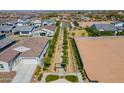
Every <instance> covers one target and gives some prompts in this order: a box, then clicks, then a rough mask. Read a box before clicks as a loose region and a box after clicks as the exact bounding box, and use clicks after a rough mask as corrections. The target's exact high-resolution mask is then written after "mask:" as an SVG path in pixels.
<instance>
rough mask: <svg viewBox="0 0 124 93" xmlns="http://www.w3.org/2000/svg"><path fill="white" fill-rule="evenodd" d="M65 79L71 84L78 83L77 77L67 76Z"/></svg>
mask: <svg viewBox="0 0 124 93" xmlns="http://www.w3.org/2000/svg"><path fill="white" fill-rule="evenodd" d="M65 79H66V80H68V81H70V82H78V77H77V76H75V75H67V76H65Z"/></svg>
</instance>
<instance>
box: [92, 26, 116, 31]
mask: <svg viewBox="0 0 124 93" xmlns="http://www.w3.org/2000/svg"><path fill="white" fill-rule="evenodd" d="M94 25H95V27H96V29H97V30H100V29H102V30H104V31H116V30H117V29H116V27H115V26H114V25H113V24H94Z"/></svg>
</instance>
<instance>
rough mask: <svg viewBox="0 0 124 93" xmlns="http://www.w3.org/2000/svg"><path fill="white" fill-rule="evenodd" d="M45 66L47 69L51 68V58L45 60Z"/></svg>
mask: <svg viewBox="0 0 124 93" xmlns="http://www.w3.org/2000/svg"><path fill="white" fill-rule="evenodd" d="M44 64H45V65H46V66H47V67H49V65H51V63H50V58H49V57H45V58H44Z"/></svg>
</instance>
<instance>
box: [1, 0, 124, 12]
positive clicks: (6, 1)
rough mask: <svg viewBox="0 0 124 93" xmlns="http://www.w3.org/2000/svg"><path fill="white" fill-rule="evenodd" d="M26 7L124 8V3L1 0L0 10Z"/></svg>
mask: <svg viewBox="0 0 124 93" xmlns="http://www.w3.org/2000/svg"><path fill="white" fill-rule="evenodd" d="M10 1H11V2H10ZM24 9H26V10H124V4H123V0H0V10H24Z"/></svg>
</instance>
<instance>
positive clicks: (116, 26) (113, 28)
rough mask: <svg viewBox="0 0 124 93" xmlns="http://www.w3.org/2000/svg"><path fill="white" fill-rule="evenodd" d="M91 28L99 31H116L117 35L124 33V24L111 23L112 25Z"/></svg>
mask: <svg viewBox="0 0 124 93" xmlns="http://www.w3.org/2000/svg"><path fill="white" fill-rule="evenodd" d="M91 27H92V28H93V29H95V30H97V31H114V32H115V33H116V32H118V31H119V32H122V31H124V22H111V23H110V24H93V25H92V26H91Z"/></svg>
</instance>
